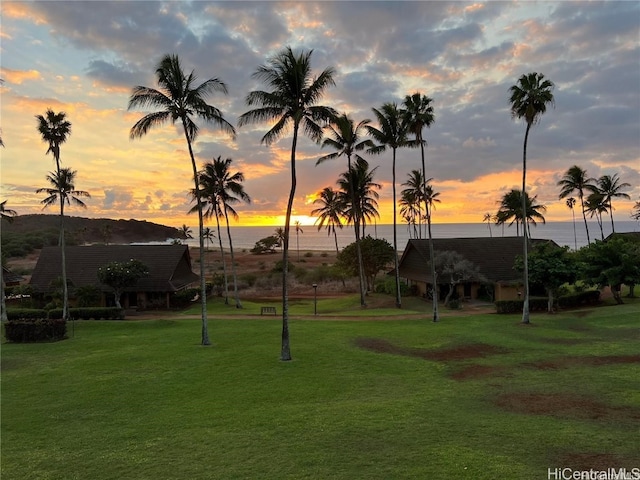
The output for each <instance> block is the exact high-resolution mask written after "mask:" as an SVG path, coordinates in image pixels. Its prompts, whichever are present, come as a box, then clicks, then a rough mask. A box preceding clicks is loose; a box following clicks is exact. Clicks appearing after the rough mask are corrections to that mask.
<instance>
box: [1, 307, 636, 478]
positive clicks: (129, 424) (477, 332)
mask: <svg viewBox="0 0 640 480" xmlns="http://www.w3.org/2000/svg"><path fill="white" fill-rule="evenodd" d="M428 317H429V316H428V315H425V319H417V320H397V319H396V320H394V321H389V322H388V321H381V319H380V318H377V319H376V320H375V321H366V319H363V318H362V317H361V318H359V319H358V320H359V321H335V320H333V321H323V320H322V319H321V318H319V319H296V318H295V317H294V318H293V319H292V321H291V342H292V343H291V344H292V354H293V358H294V360H293V361H292V362H286V363H284V362H280V361H279V360H278V355H279V350H280V345H279V337H280V326H281V325H280V321H279V319H278V318H277V317H276V318H252V319H251V318H249V319H247V318H242V317H239V318H238V319H226V320H219V319H216V318H215V317H212V318H211V319H210V322H209V329H210V336H211V339H212V341H213V343H214V345H213V346H211V347H201V346H200V345H199V332H200V330H199V322H198V320H195V319H162V320H148V321H120V322H77V323H76V328H75V337H74V338H72V339H68V340H65V341H62V342H58V343H49V344H32V345H14V344H3V345H2V385H1V386H2V425H1V426H2V454H1V455H2V458H1V460H2V466H1V469H2V470H1V474H2V479H3V480H13V479H16V480H17V479H19V480H22V479H30V480H35V479H65V480H67V479H82V480H86V479H92V480H96V479H136V480H137V479H153V480H156V479H225V480H227V479H270V478H274V479H275V478H277V479H328V478H331V479H399V478H415V479H444V478H447V479H498V478H504V479H546V478H548V477H547V469H548V468H556V467H557V468H561V467H569V468H576V469H587V470H588V469H589V468H598V469H603V468H608V467H626V468H628V469H631V468H633V467H640V449H639V448H638V438H639V437H640V374H639V364H640V352H639V349H638V344H639V343H638V342H639V340H640V330H639V322H638V318H640V303H631V304H627V305H623V306H619V307H618V306H616V307H609V306H607V307H600V308H595V309H584V310H579V311H575V312H567V313H563V314H558V315H553V316H549V315H546V314H535V315H533V316H532V320H533V325H531V326H522V325H520V324H519V317H518V316H498V315H495V314H494V315H476V316H466V317H446V318H443V321H442V322H440V323H438V324H434V323H432V322H430V321H429V320H428ZM240 318H242V320H241V321H240Z"/></svg>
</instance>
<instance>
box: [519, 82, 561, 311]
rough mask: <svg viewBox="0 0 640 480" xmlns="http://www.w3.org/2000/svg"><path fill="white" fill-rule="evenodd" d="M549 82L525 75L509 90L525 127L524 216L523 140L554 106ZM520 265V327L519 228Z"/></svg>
mask: <svg viewBox="0 0 640 480" xmlns="http://www.w3.org/2000/svg"><path fill="white" fill-rule="evenodd" d="M553 87H554V85H553V82H551V81H550V80H547V79H545V77H544V75H543V74H542V73H536V72H532V73H528V74H525V75H522V76H521V77H520V78H519V79H518V83H517V84H516V85H513V86H511V87H510V88H509V93H510V94H511V96H510V97H509V104H510V105H511V115H512V117H513V118H522V119H524V120H525V122H526V123H527V129H526V131H525V134H524V146H523V148H522V193H523V195H522V210H523V212H524V215H523V217H524V218H527V213H526V208H527V205H526V198H527V196H526V192H527V190H526V186H527V140H528V138H529V130H530V129H531V127H532V126H533V125H535V124H536V123H538V122H539V121H540V117H541V116H542V115H543V114H544V113H545V112H546V111H547V104H551V105H553V104H554V99H553ZM523 233H524V235H523V244H522V245H523V260H522V261H523V264H524V303H523V306H522V323H529V261H528V239H527V229H526V228H523Z"/></svg>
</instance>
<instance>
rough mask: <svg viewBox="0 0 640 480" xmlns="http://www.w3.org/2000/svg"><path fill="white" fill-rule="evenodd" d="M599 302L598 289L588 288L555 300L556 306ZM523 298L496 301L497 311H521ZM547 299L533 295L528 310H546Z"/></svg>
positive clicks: (578, 305)
mask: <svg viewBox="0 0 640 480" xmlns="http://www.w3.org/2000/svg"><path fill="white" fill-rule="evenodd" d="M598 302H600V291H599V290H589V291H586V292H579V293H573V294H570V295H564V296H562V297H559V298H557V299H556V301H555V305H556V306H557V307H558V308H574V307H580V306H583V305H596V304H597V303H598ZM523 303H524V301H523V300H500V301H498V302H496V310H497V312H498V313H518V312H521V311H522V305H523ZM548 303H549V300H548V299H547V298H541V297H534V298H530V299H529V311H530V312H546V311H547V310H548Z"/></svg>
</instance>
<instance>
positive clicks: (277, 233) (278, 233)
mask: <svg viewBox="0 0 640 480" xmlns="http://www.w3.org/2000/svg"><path fill="white" fill-rule="evenodd" d="M275 237H276V238H277V239H278V244H279V245H280V250H282V249H283V248H284V228H282V227H277V228H276V230H275Z"/></svg>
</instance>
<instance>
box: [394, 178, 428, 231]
mask: <svg viewBox="0 0 640 480" xmlns="http://www.w3.org/2000/svg"><path fill="white" fill-rule="evenodd" d="M402 186H403V187H407V188H405V189H404V190H402V191H401V192H400V204H401V205H404V207H405V213H408V214H409V217H410V218H411V219H412V221H413V224H414V226H415V221H416V220H417V223H418V231H417V234H418V235H416V238H422V218H423V214H422V207H421V203H422V202H424V189H425V186H426V182H425V180H424V178H423V176H422V171H420V170H411V172H409V174H408V178H407V181H406V182H404V183H403V184H402ZM403 199H404V201H403ZM425 211H426V209H425ZM400 214H401V215H402V209H401V211H400ZM424 218H425V219H426V214H425V215H424Z"/></svg>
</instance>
